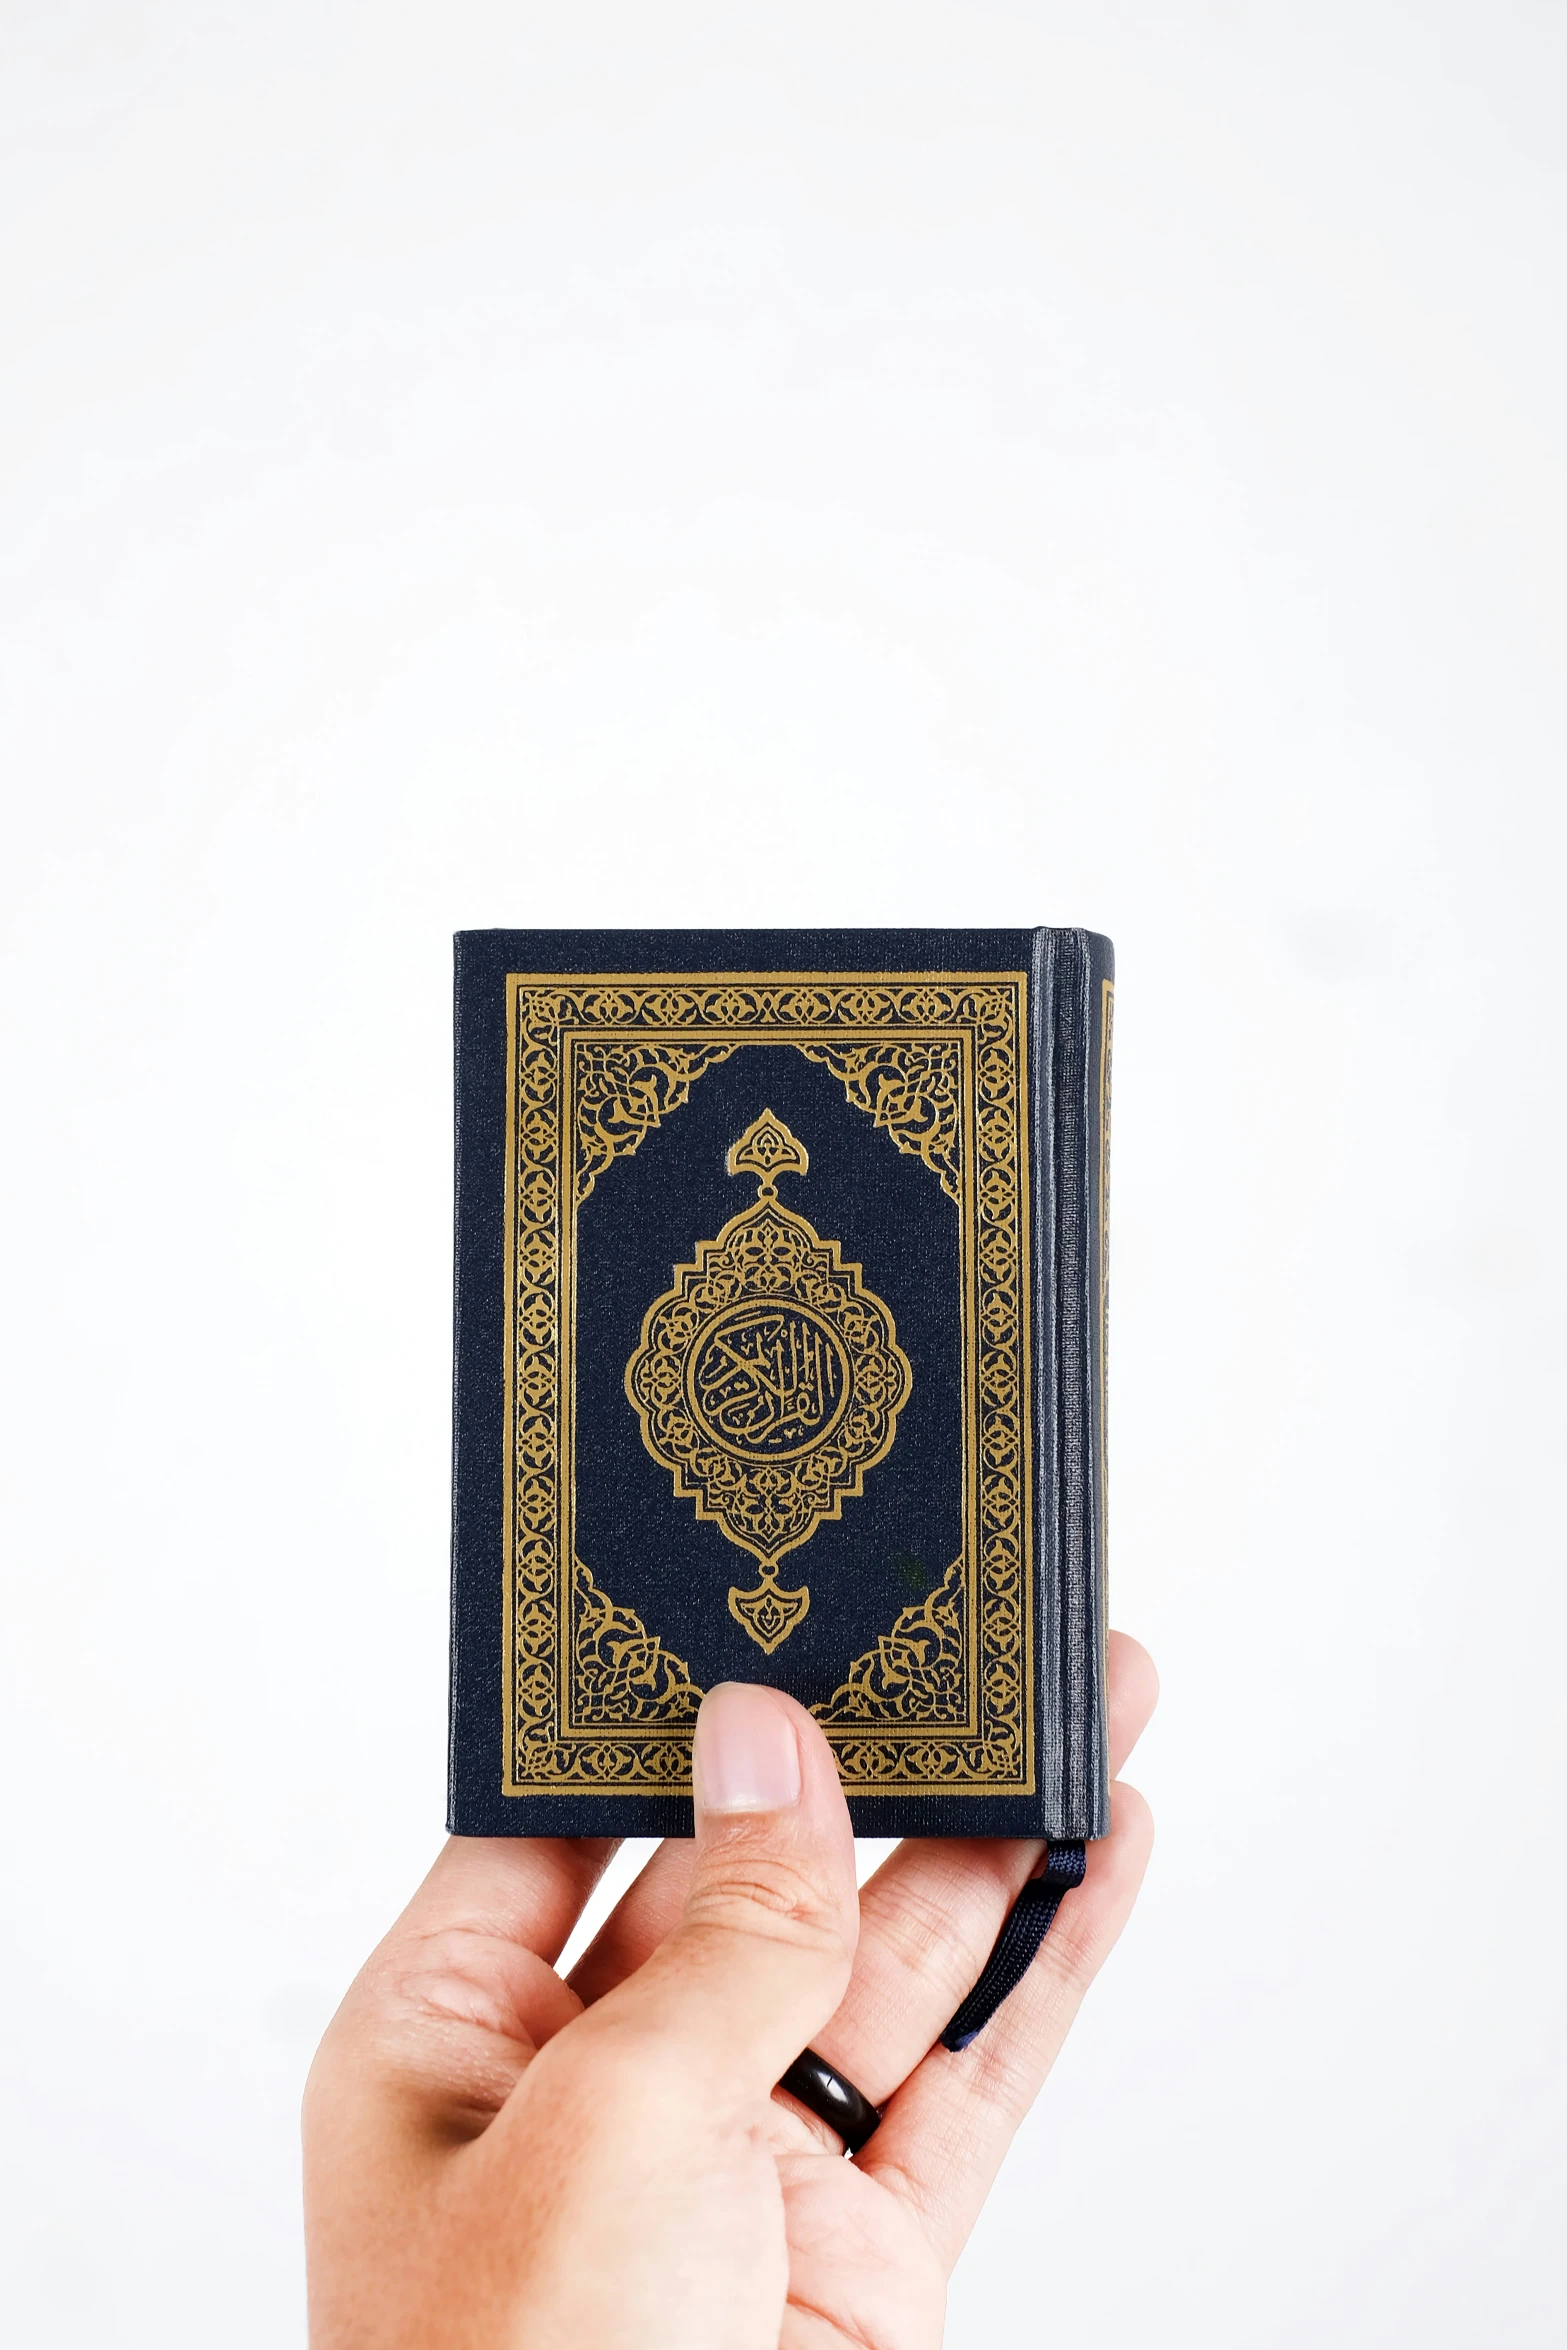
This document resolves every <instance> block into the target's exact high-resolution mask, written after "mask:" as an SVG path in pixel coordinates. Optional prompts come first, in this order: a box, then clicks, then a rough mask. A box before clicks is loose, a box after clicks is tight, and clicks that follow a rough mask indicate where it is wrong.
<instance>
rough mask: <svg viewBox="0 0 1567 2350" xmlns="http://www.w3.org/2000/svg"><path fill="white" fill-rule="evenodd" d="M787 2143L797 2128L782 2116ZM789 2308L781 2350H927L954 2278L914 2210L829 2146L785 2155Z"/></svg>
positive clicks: (781, 2172) (781, 2173)
mask: <svg viewBox="0 0 1567 2350" xmlns="http://www.w3.org/2000/svg"><path fill="white" fill-rule="evenodd" d="M779 2125H780V2127H779V2135H780V2137H783V2136H784V2135H785V2134H787V2135H788V2137H789V2138H790V2139H791V2140H793V2139H794V2136H795V2132H796V2130H797V2128H798V2127H799V2125H797V2124H796V2123H795V2122H794V2119H793V2117H792V2116H790V2115H782V2114H781V2115H780V2116H779ZM778 2177H779V2183H780V2185H781V2187H782V2189H783V2199H784V2228H785V2232H786V2234H787V2237H788V2242H789V2300H788V2306H787V2309H786V2311H785V2315H784V2323H783V2330H782V2332H781V2333H780V2335H779V2350H837V2346H838V2345H840V2344H842V2345H843V2346H844V2350H926V2345H927V2344H929V2345H935V2344H937V2343H939V2342H940V2340H941V2320H942V2310H943V2306H944V2303H945V2299H946V2279H945V2276H944V2274H943V2272H942V2268H941V2264H940V2262H939V2261H938V2260H937V2259H936V2256H935V2254H934V2253H933V2252H932V2250H931V2248H930V2245H929V2244H928V2243H927V2242H926V2240H925V2238H924V2236H923V2235H922V2234H921V2233H920V2230H919V2228H918V2226H917V2224H916V2222H915V2220H914V2217H913V2215H912V2213H911V2212H910V2210H909V2209H908V2207H907V2205H905V2204H903V2203H900V2202H899V2201H898V2200H897V2198H896V2197H895V2196H893V2195H891V2194H889V2193H888V2191H887V2189H886V2188H885V2187H884V2186H883V2185H882V2184H881V2182H880V2181H879V2180H878V2179H875V2178H873V2177H872V2176H871V2175H870V2174H869V2173H868V2172H866V2171H863V2170H860V2169H859V2168H857V2166H856V2165H855V2164H854V2163H852V2162H845V2161H844V2160H843V2159H842V2158H841V2156H838V2155H835V2154H830V2153H828V2152H827V2151H826V2150H825V2149H824V2148H822V2147H810V2148H806V2147H803V2146H801V2145H799V2144H798V2143H791V2144H790V2145H789V2146H788V2147H787V2148H786V2149H784V2150H781V2151H780V2153H779V2158H778Z"/></svg>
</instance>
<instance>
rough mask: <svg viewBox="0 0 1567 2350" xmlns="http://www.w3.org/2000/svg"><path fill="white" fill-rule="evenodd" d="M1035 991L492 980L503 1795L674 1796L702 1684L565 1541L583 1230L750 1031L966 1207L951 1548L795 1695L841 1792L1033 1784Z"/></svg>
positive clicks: (571, 1494)
mask: <svg viewBox="0 0 1567 2350" xmlns="http://www.w3.org/2000/svg"><path fill="white" fill-rule="evenodd" d="M1028 1008H1029V1007H1028V978H1027V974H1026V973H1024V972H1021V971H1004V972H1001V971H986V972H820V973H818V972H798V971H795V972H766V973H758V972H734V973H724V972H701V973H650V972H640V973H630V974H626V975H624V976H622V975H618V974H599V973H593V974H555V973H545V974H535V973H526V972H513V973H510V974H508V976H507V980H506V1044H507V1050H506V1169H505V1179H506V1193H505V1219H506V1224H505V1238H506V1248H505V1282H506V1298H505V1309H506V1310H505V1329H506V1345H505V1413H506V1419H505V1429H506V1437H505V1458H506V1470H505V1491H504V1551H505V1601H504V1604H505V1611H506V1621H505V1638H504V1642H503V1660H504V1661H503V1671H504V1676H505V1688H504V1703H505V1724H506V1752H505V1756H504V1761H503V1773H502V1783H503V1789H504V1792H505V1793H506V1794H507V1795H509V1796H519V1795H565V1794H571V1795H573V1796H579V1795H580V1796H591V1795H594V1794H624V1793H639V1792H640V1793H646V1794H650V1795H652V1794H665V1795H681V1794H685V1793H688V1792H689V1789H690V1735H691V1723H692V1720H693V1719H694V1717H695V1712H696V1707H697V1704H698V1703H699V1702H700V1698H701V1690H700V1689H699V1688H698V1687H697V1685H696V1684H695V1682H694V1681H693V1680H692V1678H691V1675H690V1673H689V1671H688V1669H687V1667H686V1665H685V1663H684V1662H683V1660H682V1659H681V1658H680V1657H678V1656H677V1655H675V1654H674V1653H673V1652H672V1651H671V1650H670V1649H668V1648H666V1647H665V1646H664V1644H663V1642H662V1640H661V1639H660V1638H659V1636H658V1634H657V1632H656V1631H655V1630H652V1629H650V1628H649V1627H648V1626H646V1625H645V1624H643V1623H642V1621H641V1620H640V1618H639V1617H638V1616H637V1615H636V1614H635V1613H634V1612H633V1611H632V1610H630V1609H629V1608H625V1607H622V1606H618V1605H617V1604H616V1603H615V1601H614V1600H613V1598H611V1596H610V1595H609V1593H608V1591H606V1590H605V1588H604V1587H603V1580H602V1578H603V1577H604V1576H605V1574H606V1572H607V1569H606V1563H605V1562H603V1561H593V1562H590V1563H585V1562H584V1561H582V1560H581V1559H580V1558H579V1557H578V1555H577V1548H576V1533H575V1514H576V1424H575V1414H576V1382H575V1375H574V1371H575V1346H576V1263H577V1249H576V1226H577V1216H578V1212H579V1210H580V1208H581V1207H582V1205H583V1203H584V1202H585V1201H586V1200H587V1199H588V1198H589V1197H590V1196H591V1194H592V1192H593V1190H594V1187H595V1185H596V1183H597V1181H598V1178H599V1176H600V1175H602V1174H603V1172H604V1170H605V1169H606V1168H607V1167H608V1166H610V1165H611V1164H612V1163H613V1161H614V1160H615V1159H616V1158H620V1157H625V1156H628V1155H630V1154H631V1153H632V1152H634V1151H635V1150H636V1148H637V1146H638V1144H639V1143H640V1142H641V1141H642V1139H643V1137H644V1135H646V1134H647V1133H648V1132H649V1131H650V1130H651V1129H652V1128H653V1127H654V1126H656V1125H658V1124H660V1123H661V1122H662V1121H663V1119H664V1118H665V1117H667V1116H669V1115H672V1114H674V1113H676V1112H678V1110H679V1109H680V1108H681V1107H682V1106H683V1105H684V1103H685V1102H686V1101H687V1099H688V1098H689V1095H690V1089H691V1087H692V1085H693V1084H695V1083H697V1082H698V1081H699V1080H700V1078H701V1076H702V1075H703V1074H704V1073H705V1072H706V1070H708V1069H709V1068H712V1067H713V1066H715V1065H716V1064H717V1063H718V1062H720V1061H723V1060H727V1059H728V1058H730V1056H731V1055H732V1054H734V1053H736V1052H739V1051H742V1050H744V1049H745V1048H746V1047H747V1046H748V1045H791V1046H793V1047H795V1048H796V1049H797V1050H798V1051H800V1052H801V1053H803V1054H804V1055H805V1056H806V1058H807V1059H810V1060H812V1061H816V1062H819V1063H820V1064H822V1065H824V1066H825V1067H827V1068H828V1069H830V1070H831V1071H832V1072H833V1074H834V1075H836V1076H837V1077H838V1079H839V1081H840V1082H841V1083H842V1084H843V1086H844V1089H845V1092H846V1094H847V1097H848V1099H849V1101H850V1102H851V1103H852V1104H854V1106H855V1107H857V1108H858V1109H860V1110H861V1111H863V1112H864V1113H865V1114H866V1115H868V1116H870V1117H871V1118H873V1120H874V1121H875V1123H876V1124H877V1125H878V1126H879V1127H881V1128H883V1129H884V1130H885V1132H886V1133H887V1134H888V1136H889V1141H890V1145H892V1146H895V1147H896V1148H898V1149H899V1150H901V1151H905V1152H908V1153H911V1154H914V1155H917V1156H918V1157H919V1158H920V1159H921V1160H922V1161H923V1162H924V1164H925V1165H926V1167H927V1168H928V1169H929V1170H930V1173H931V1178H932V1180H933V1181H936V1182H939V1183H940V1185H941V1187H942V1189H943V1190H944V1191H945V1192H946V1194H947V1195H948V1197H949V1198H950V1199H952V1201H953V1202H954V1205H955V1207H956V1210H957V1214H958V1219H959V1251H958V1254H959V1274H958V1279H959V1303H960V1313H959V1321H960V1326H961V1345H962V1358H963V1360H962V1428H963V1449H962V1487H963V1490H962V1527H963V1536H962V1547H961V1551H960V1554H959V1556H958V1558H956V1559H955V1560H953V1562H952V1564H951V1565H950V1566H949V1568H948V1569H947V1572H946V1575H945V1576H944V1577H943V1579H942V1581H941V1583H940V1584H939V1585H938V1587H937V1588H936V1590H934V1591H933V1592H931V1593H930V1594H929V1595H928V1596H927V1598H926V1599H925V1600H924V1601H922V1602H921V1603H920V1604H919V1605H918V1606H915V1607H910V1608H905V1609H904V1610H902V1612H901V1613H900V1614H899V1615H898V1617H897V1619H896V1621H895V1622H894V1623H893V1624H892V1625H891V1626H890V1627H889V1629H888V1631H887V1632H886V1633H885V1634H883V1635H882V1636H881V1637H880V1638H879V1639H878V1640H877V1642H876V1643H875V1645H874V1647H873V1648H871V1649H869V1650H867V1651H866V1652H865V1653H864V1654H863V1655H860V1656H858V1657H855V1658H853V1659H847V1660H846V1661H845V1669H844V1678H843V1680H842V1682H841V1683H840V1685H839V1686H838V1688H837V1689H836V1690H835V1691H834V1693H833V1695H832V1696H831V1697H830V1698H829V1699H826V1700H824V1701H823V1702H822V1703H820V1704H818V1705H817V1706H816V1707H814V1708H813V1710H814V1712H815V1713H816V1715H817V1718H818V1719H819V1720H820V1721H821V1723H822V1725H823V1728H824V1730H825V1732H826V1734H827V1736H828V1738H829V1740H830V1741H831V1743H832V1745H833V1748H834V1750H835V1754H836V1757H837V1761H838V1766H839V1771H840V1774H841V1776H842V1779H843V1783H844V1786H845V1787H846V1789H847V1790H848V1791H849V1792H850V1793H851V1794H855V1795H896V1796H903V1797H908V1796H916V1795H938V1794H951V1793H957V1792H962V1793H964V1794H966V1795H999V1796H1009V1797H1010V1796H1019V1795H1028V1794H1032V1793H1033V1792H1034V1789H1035V1772H1036V1764H1035V1755H1034V1675H1035V1659H1034V1653H1033V1650H1034V1642H1033V1638H1032V1629H1031V1628H1032V1625H1033V1619H1034V1587H1035V1578H1036V1561H1035V1558H1034V1544H1033V1495H1032V1465H1031V1449H1032V1448H1031V1444H1030V1441H1029V1430H1030V1427H1031V1418H1030V1405H1031V1398H1030V1377H1031V1353H1030V1335H1031V1334H1030V1297H1031V1266H1030V1202H1029V1161H1028V1133H1029V1101H1028V1052H1027V1039H1028Z"/></svg>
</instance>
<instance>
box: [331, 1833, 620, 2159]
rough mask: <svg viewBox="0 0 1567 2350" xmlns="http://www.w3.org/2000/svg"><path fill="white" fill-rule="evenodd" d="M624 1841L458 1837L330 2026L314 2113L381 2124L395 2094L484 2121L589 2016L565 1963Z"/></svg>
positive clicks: (448, 2115)
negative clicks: (558, 1966) (552, 2044)
mask: <svg viewBox="0 0 1567 2350" xmlns="http://www.w3.org/2000/svg"><path fill="white" fill-rule="evenodd" d="M614 1849H615V1844H614V1841H613V1839H611V1838H609V1837H602V1836H595V1837H527V1838H523V1837H506V1836H493V1837H467V1836H453V1837H451V1838H450V1839H449V1840H448V1841H447V1843H446V1844H445V1845H444V1847H443V1848H442V1850H441V1851H440V1853H439V1854H438V1855H437V1857H436V1861H435V1865H434V1867H433V1868H432V1869H431V1870H430V1873H429V1875H428V1876H427V1877H426V1878H425V1880H424V1883H423V1884H422V1885H421V1886H420V1887H419V1890H418V1892H417V1893H416V1894H415V1895H414V1897H413V1899H412V1901H410V1902H409V1904H408V1906H407V1908H406V1909H405V1910H404V1911H403V1913H402V1915H401V1917H399V1918H398V1919H397V1921H396V1922H395V1924H394V1925H393V1926H392V1928H391V1930H390V1931H389V1933H388V1934H387V1935H386V1936H385V1938H384V1939H383V1940H382V1942H381V1943H380V1944H379V1945H378V1946H377V1948H376V1949H375V1950H374V1951H373V1952H372V1953H371V1955H370V1957H369V1959H368V1960H367V1961H366V1963H365V1965H364V1966H363V1968H361V1970H360V1972H359V1974H358V1976H357V1977H356V1978H355V1981H354V1982H353V1984H352V1986H351V1987H350V1989H349V1992H348V1996H347V1997H346V1998H345V2000H344V2001H343V2004H342V2006H341V2007H340V2008H339V2009H338V2011H337V2014H336V2015H335V2016H334V2017H333V2019H332V2022H331V2024H330V2025H329V2026H328V2028H327V2033H326V2037H325V2039H324V2040H323V2041H322V2043H321V2047H320V2050H319V2051H318V2053H317V2056H316V2062H315V2065H314V2066H313V2067H312V2072H311V2089H310V2091H309V2093H308V2096H307V2104H308V2105H309V2106H310V2107H311V2108H312V2110H314V2111H316V2112H318V2113H327V2112H331V2111H333V2110H334V2109H336V2108H337V2107H339V2106H342V2107H344V2109H345V2119H346V2121H347V2123H348V2125H349V2126H350V2127H354V2126H362V2127H365V2128H369V2129H371V2130H372V2131H373V2129H374V2128H375V2127H376V2120H375V2114H376V2110H377V2109H379V2108H381V2107H382V2106H383V2104H384V2101H385V2100H387V2099H390V2100H392V2101H393V2102H394V2103H395V2104H396V2105H397V2106H398V2107H399V2108H400V2109H401V2110H403V2111H405V2112H406V2111H408V2110H409V2109H410V2108H411V2109H412V2111H413V2112H415V2113H417V2114H418V2115H419V2116H420V2117H421V2118H422V2121H423V2123H424V2124H425V2125H427V2126H428V2127H430V2128H431V2129H433V2130H435V2131H436V2132H437V2133H439V2132H443V2131H444V2132H450V2131H452V2130H456V2131H457V2132H459V2134H467V2135H471V2134H473V2132H474V2131H475V2130H476V2129H482V2128H483V2127H484V2126H485V2124H486V2123H487V2122H488V2121H489V2120H490V2119H491V2118H492V2116H493V2115H494V2114H495V2113H496V2112H498V2111H499V2109H500V2107H501V2106H502V2105H503V2104H504V2103H505V2101H506V2099H507V2097H508V2096H509V2095H510V2094H511V2091H512V2089H513V2088H514V2087H515V2085H516V2083H517V2081H518V2079H519V2078H520V2076H521V2074H522V2073H523V2071H524V2070H525V2069H526V2067H527V2065H528V2064H529V2063H530V2062H531V2061H532V2059H533V2057H534V2055H535V2054H536V2053H537V2051H538V2050H539V2049H540V2048H541V2047H542V2046H543V2044H544V2042H545V2041H546V2040H549V2039H551V2038H552V2037H553V2036H554V2034H555V2033H556V2032H558V2031H560V2030H561V2028H562V2027H563V2026H564V2025H565V2024H568V2023H570V2022H571V2020H572V2018H573V2017H574V2016H576V2015H580V2013H581V2012H582V2003H581V2001H580V2000H579V1999H578V1997H577V1995H576V1993H575V1992H574V1991H571V1990H569V1989H568V1988H567V1986H566V1985H565V1984H564V1983H563V1982H562V1981H561V1979H560V1977H559V1975H557V1974H556V1972H555V1968H554V1963H553V1962H554V1960H555V1959H556V1958H558V1957H559V1955H560V1952H561V1949H562V1947H563V1945H564V1943H565V1941H566V1937H567V1936H568V1934H569V1933H570V1932H571V1929H572V1927H573V1925H575V1923H576V1921H577V1918H578V1917H579V1915H580V1914H581V1911H582V1908H583V1905H584V1903H585V1902H586V1901H587V1898H588V1895H589V1894H590V1893H591V1892H592V1890H593V1887H594V1886H595V1885H596V1884H597V1882H598V1880H599V1877H600V1876H601V1875H602V1874H603V1871H604V1868H605V1866H606V1864H607V1862H608V1860H609V1858H610V1855H611V1853H612V1852H613V1851H614ZM337 2090H343V2091H344V2092H345V2095H344V2096H342V2097H339V2096H338V2095H336V2094H335V2093H334V2092H335V2091H337ZM356 2116H357V2122H356V2121H355V2117H356Z"/></svg>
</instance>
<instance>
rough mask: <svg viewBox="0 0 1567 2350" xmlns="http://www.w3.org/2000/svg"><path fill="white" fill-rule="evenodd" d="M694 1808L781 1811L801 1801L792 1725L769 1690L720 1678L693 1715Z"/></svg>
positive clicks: (746, 1682) (796, 1752) (798, 1762)
mask: <svg viewBox="0 0 1567 2350" xmlns="http://www.w3.org/2000/svg"><path fill="white" fill-rule="evenodd" d="M694 1761H695V1779H696V1801H697V1809H698V1810H699V1811H704V1812H708V1811H784V1810H786V1809H787V1808H788V1806H789V1805H790V1804H792V1803H798V1802H799V1800H800V1748H799V1743H798V1741H797V1739H796V1738H795V1734H794V1724H793V1722H791V1721H790V1719H789V1716H788V1713H787V1712H786V1710H785V1709H784V1707H783V1706H781V1705H780V1704H778V1702H777V1700H776V1699H775V1698H774V1697H773V1695H772V1692H771V1691H770V1690H767V1689H758V1688H756V1687H754V1686H753V1685H752V1684H751V1683H750V1682H749V1681H720V1683H719V1684H718V1687H717V1688H716V1689H710V1690H709V1691H708V1693H707V1695H706V1696H705V1697H704V1698H703V1700H702V1708H701V1711H700V1713H699V1714H698V1715H697V1717H696V1748H695V1756H694Z"/></svg>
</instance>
